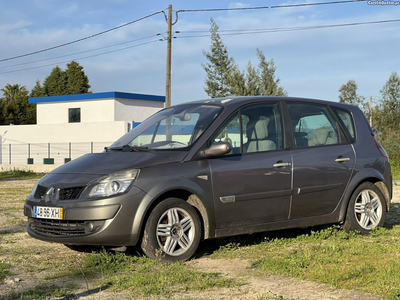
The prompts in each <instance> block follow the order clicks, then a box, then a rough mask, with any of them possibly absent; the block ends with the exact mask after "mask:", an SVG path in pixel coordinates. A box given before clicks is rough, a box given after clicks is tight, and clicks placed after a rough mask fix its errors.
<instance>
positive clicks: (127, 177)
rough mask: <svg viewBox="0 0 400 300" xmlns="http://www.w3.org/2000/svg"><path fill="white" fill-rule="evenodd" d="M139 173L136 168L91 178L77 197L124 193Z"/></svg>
mask: <svg viewBox="0 0 400 300" xmlns="http://www.w3.org/2000/svg"><path fill="white" fill-rule="evenodd" d="M138 174H139V170H138V169H131V170H124V171H118V172H115V173H112V174H110V175H108V176H105V177H101V178H99V179H96V180H93V181H92V182H90V183H89V184H88V186H87V187H86V188H85V190H84V191H83V193H82V195H81V196H80V197H79V198H101V197H108V196H113V195H117V194H122V193H125V192H127V191H128V190H129V188H130V187H131V185H132V183H133V181H134V180H135V179H136V177H137V176H138Z"/></svg>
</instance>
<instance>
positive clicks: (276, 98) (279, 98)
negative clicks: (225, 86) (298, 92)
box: [182, 96, 356, 110]
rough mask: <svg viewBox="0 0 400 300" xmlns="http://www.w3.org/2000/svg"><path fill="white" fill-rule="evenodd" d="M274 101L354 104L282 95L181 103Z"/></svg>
mask: <svg viewBox="0 0 400 300" xmlns="http://www.w3.org/2000/svg"><path fill="white" fill-rule="evenodd" d="M276 101H278V102H279V101H290V102H308V103H315V104H323V105H334V106H338V107H343V108H346V109H350V110H352V109H354V108H356V106H354V105H350V104H345V103H339V102H334V101H327V100H319V99H311V98H300V97H283V96H238V97H223V98H211V99H204V100H196V101H190V102H186V103H182V104H219V105H223V106H225V107H230V106H235V107H238V106H241V105H243V104H246V103H256V102H276Z"/></svg>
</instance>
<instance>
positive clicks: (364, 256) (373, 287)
mask: <svg viewBox="0 0 400 300" xmlns="http://www.w3.org/2000/svg"><path fill="white" fill-rule="evenodd" d="M314 230H315V229H314ZM314 230H312V229H311V230H310V229H308V230H302V231H301V230H293V231H286V232H278V233H275V237H274V236H272V237H267V236H266V234H264V235H258V236H257V237H255V239H256V240H260V237H261V239H262V242H257V243H253V244H251V243H249V241H248V240H245V241H244V243H243V241H241V242H242V243H243V244H242V245H240V243H239V242H240V239H239V242H238V243H234V244H232V243H228V244H226V245H224V246H222V247H220V248H219V249H218V250H217V251H216V252H215V253H214V254H213V257H221V256H222V257H230V258H235V257H243V256H244V255H245V256H246V257H248V258H250V259H252V260H253V263H252V268H253V269H255V270H258V271H260V274H261V276H269V275H270V274H283V275H287V276H291V277H297V278H301V279H307V280H312V281H316V282H324V283H328V284H330V285H332V286H334V287H337V288H344V289H358V290H360V291H362V292H367V293H373V294H377V295H381V296H383V297H388V299H397V298H395V297H397V294H398V293H399V292H398V287H400V276H399V274H400V259H399V256H400V247H399V245H400V226H394V227H392V228H390V229H388V228H379V229H376V230H374V231H373V232H372V233H371V234H370V235H369V236H362V235H359V234H356V233H346V232H344V231H343V230H342V229H341V227H340V226H337V225H336V226H331V227H325V228H322V229H319V230H315V231H314ZM293 233H294V234H293ZM273 234H274V233H272V234H271V235H273ZM285 235H286V236H285ZM247 239H248V238H247ZM396 293H397V294H396ZM393 297H394V298H393ZM399 300H400V299H399Z"/></svg>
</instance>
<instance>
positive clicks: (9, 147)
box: [8, 144, 11, 165]
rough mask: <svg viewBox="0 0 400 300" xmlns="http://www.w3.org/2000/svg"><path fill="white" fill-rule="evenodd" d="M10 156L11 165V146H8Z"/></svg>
mask: <svg viewBox="0 0 400 300" xmlns="http://www.w3.org/2000/svg"><path fill="white" fill-rule="evenodd" d="M8 155H9V161H10V165H11V144H8Z"/></svg>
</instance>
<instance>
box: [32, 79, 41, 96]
mask: <svg viewBox="0 0 400 300" xmlns="http://www.w3.org/2000/svg"><path fill="white" fill-rule="evenodd" d="M42 96H44V92H43V87H42V85H41V84H40V80H36V84H35V86H34V87H33V89H32V90H31V94H30V97H42Z"/></svg>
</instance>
